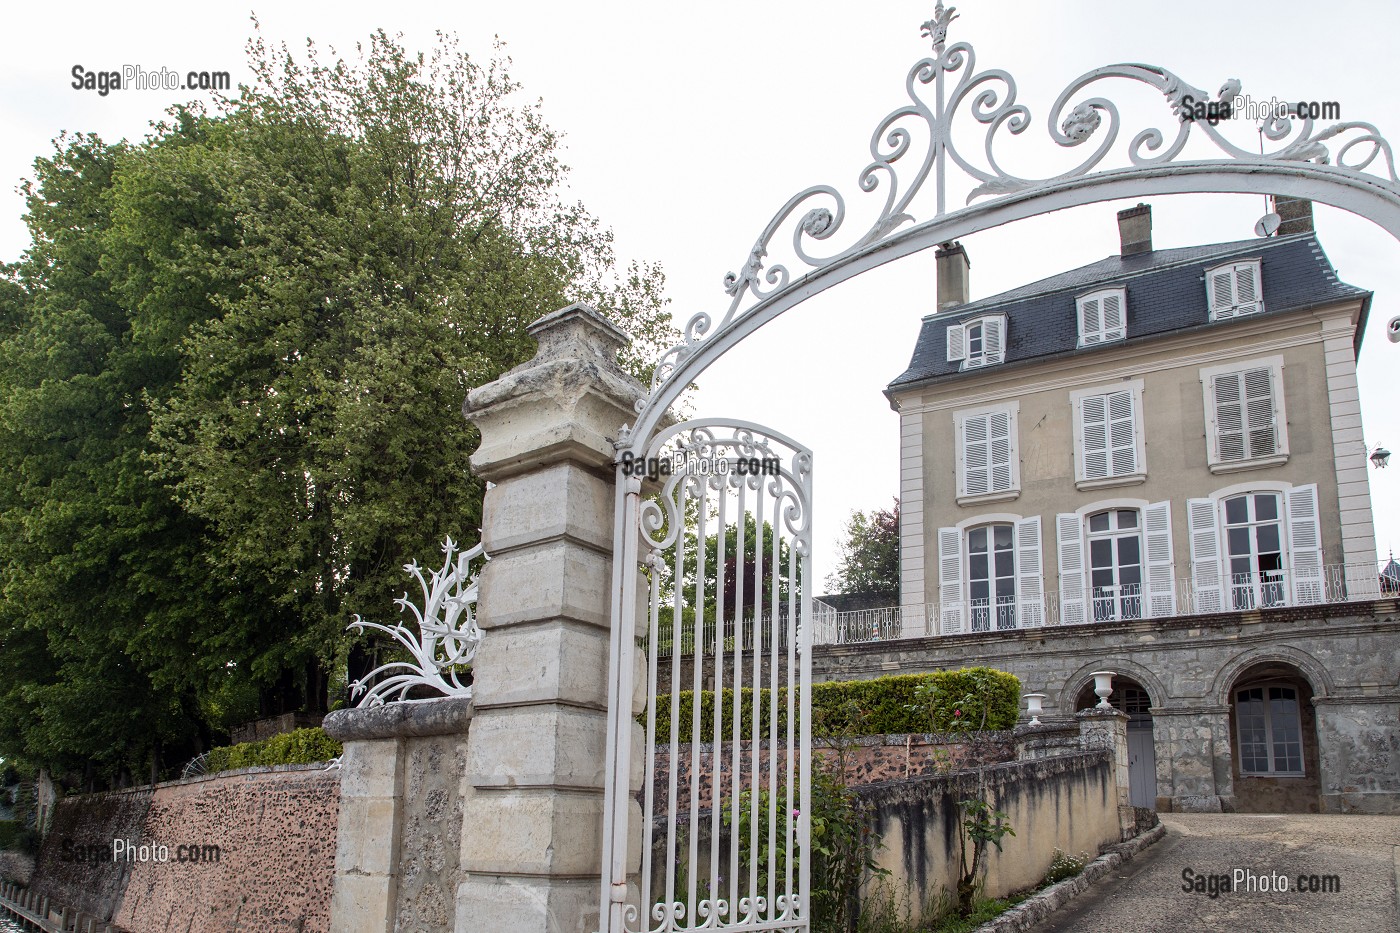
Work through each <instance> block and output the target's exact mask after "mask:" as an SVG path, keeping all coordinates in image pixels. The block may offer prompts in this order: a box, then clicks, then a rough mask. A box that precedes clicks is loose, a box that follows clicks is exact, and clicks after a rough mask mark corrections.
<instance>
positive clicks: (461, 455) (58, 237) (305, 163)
mask: <svg viewBox="0 0 1400 933" xmlns="http://www.w3.org/2000/svg"><path fill="white" fill-rule="evenodd" d="M249 49H250V56H251V59H252V67H253V71H254V74H255V75H256V78H257V80H256V82H255V83H254V84H253V85H252V86H250V87H245V88H242V89H241V90H240V93H239V96H238V97H236V98H233V99H229V100H227V101H224V102H222V103H221V105H220V106H219V107H218V108H217V110H216V112H214V113H212V114H206V113H202V112H194V111H177V112H175V113H174V114H173V115H172V118H171V120H170V122H168V123H166V124H163V125H160V126H158V127H157V128H156V130H155V132H154V133H153V134H152V136H151V138H149V139H148V140H146V141H145V142H143V143H140V144H135V145H131V144H125V143H123V144H118V145H106V144H104V143H102V142H101V141H100V140H98V139H96V138H95V137H75V138H68V139H61V140H60V141H59V145H58V149H57V152H56V154H55V155H54V156H53V157H52V158H48V159H40V160H38V161H37V162H36V174H35V179H34V181H32V182H31V183H29V184H28V186H27V188H26V191H27V194H28V196H29V216H28V223H29V225H30V229H31V233H32V236H33V245H32V247H31V248H30V250H29V251H28V253H27V254H26V255H25V257H24V258H23V259H22V260H21V261H20V262H19V263H18V264H17V265H16V266H15V267H13V268H12V269H9V270H7V275H6V276H5V277H4V278H3V279H0V471H3V475H4V476H5V477H6V482H4V483H0V588H3V589H0V594H3V599H2V600H0V639H3V647H2V648H0V668H2V669H3V673H4V674H13V675H14V679H13V680H11V679H9V678H8V677H6V678H4V679H3V682H0V754H5V753H10V754H18V755H19V756H20V757H26V758H28V759H30V760H34V761H37V762H39V763H42V764H49V765H54V766H56V767H74V766H75V765H76V763H77V762H80V761H86V762H87V763H89V764H91V763H93V762H96V764H97V766H98V768H99V770H103V771H105V772H106V773H107V774H108V775H109V776H111V775H113V774H116V773H117V772H119V771H121V770H122V769H124V768H125V769H130V770H133V771H134V770H136V768H137V766H140V765H143V763H145V762H148V761H149V762H151V763H152V764H153V765H154V764H157V763H158V761H159V758H160V756H161V754H162V748H164V750H165V751H164V755H165V757H167V758H171V757H174V756H175V755H176V754H184V753H185V752H187V751H190V750H191V747H192V746H193V745H197V744H198V742H199V741H201V740H204V739H208V738H209V737H210V736H211V734H213V733H215V732H218V731H219V730H221V729H223V728H226V727H227V725H229V724H230V723H232V722H236V721H238V720H239V719H242V718H247V717H248V716H251V715H253V714H254V713H256V712H257V711H258V709H259V706H261V709H262V711H263V712H278V711H281V708H296V707H298V706H307V707H311V708H316V707H319V706H321V705H322V704H324V703H325V702H326V700H327V697H328V693H333V692H334V685H333V684H330V683H328V678H330V677H332V675H334V674H336V673H337V672H339V671H341V670H342V669H343V666H344V663H345V659H346V657H347V654H348V653H349V652H350V650H351V649H350V645H351V644H352V642H351V640H350V639H348V638H347V637H346V636H345V635H344V634H343V629H344V625H345V623H346V622H347V621H348V619H349V616H350V614H351V613H354V612H359V613H362V614H364V615H366V616H369V617H374V616H376V615H382V614H384V613H385V612H387V611H389V607H390V601H391V599H392V597H393V596H394V595H396V594H397V593H398V592H399V591H400V590H401V589H402V580H401V570H400V567H401V565H402V564H404V563H406V562H407V561H408V560H410V559H412V558H414V557H421V556H423V555H425V554H431V553H433V552H434V551H435V550H436V547H437V545H438V543H439V542H440V541H441V539H442V537H443V536H444V535H446V534H449V533H450V534H452V535H453V536H454V537H456V538H457V539H458V540H465V541H466V542H467V543H470V541H471V538H472V537H473V535H474V533H475V530H476V528H477V526H478V523H479V520H480V499H481V484H480V482H479V481H478V480H477V479H476V478H475V477H473V476H472V475H471V473H470V470H469V469H468V465H467V456H468V454H469V453H470V451H471V450H472V449H473V448H474V446H475V444H476V440H477V438H476V436H475V433H474V431H473V430H472V429H471V427H470V426H469V425H468V424H467V423H466V422H465V421H464V420H463V418H462V416H461V411H460V410H461V403H462V399H463V397H464V396H465V394H466V392H467V391H468V390H469V389H470V388H472V387H474V386H476V385H480V384H482V383H484V382H486V381H489V380H490V379H492V378H494V377H495V376H497V375H498V374H499V373H501V372H502V371H504V370H505V369H507V368H509V367H511V366H513V365H515V364H517V363H519V362H521V361H523V360H525V359H527V358H528V357H529V356H530V355H532V353H533V344H532V341H531V340H530V339H529V338H528V337H527V336H526V334H525V327H526V325H528V324H529V323H530V322H531V321H532V320H534V319H536V318H537V317H539V316H541V315H542V314H545V313H547V312H549V311H552V310H554V309H556V308H558V307H560V306H562V305H564V304H567V303H568V302H569V301H572V300H578V299H584V300H589V301H592V302H594V303H595V304H597V305H598V306H599V307H600V308H602V309H603V310H604V311H605V312H606V313H608V314H610V315H611V316H612V317H613V318H614V320H616V321H617V322H618V323H619V324H620V325H621V326H623V327H624V328H626V329H628V330H629V331H631V332H632V333H633V334H634V336H636V337H637V338H638V339H637V342H636V344H634V347H633V350H632V353H633V356H632V357H631V359H630V363H631V364H632V365H633V366H634V368H635V369H636V370H637V372H638V374H639V375H645V373H644V371H643V370H642V361H643V360H646V359H650V358H651V357H652V355H653V354H654V352H655V351H656V350H658V349H659V348H660V346H661V345H662V344H663V343H665V342H666V341H667V340H668V339H669V338H670V337H671V333H672V332H671V329H670V325H669V321H668V319H667V317H666V315H665V314H664V313H663V312H662V310H661V300H660V297H659V293H660V287H661V276H660V272H659V270H657V269H655V268H654V267H650V266H635V265H634V266H632V267H631V268H629V269H628V270H626V271H625V272H622V273H621V274H618V273H617V272H616V271H615V269H616V263H615V258H614V256H613V253H612V248H611V237H610V234H609V233H608V232H607V231H606V230H605V229H604V228H603V227H602V226H601V225H600V224H599V223H598V221H597V220H596V219H594V218H593V217H592V216H591V215H589V214H588V213H587V211H585V210H584V208H583V207H582V206H580V205H577V204H571V203H568V202H566V201H565V199H564V198H563V197H562V184H563V180H564V175H565V168H564V166H563V165H562V164H561V162H560V161H559V153H558V145H559V144H558V139H557V137H556V136H555V135H554V134H553V133H552V132H551V131H550V130H549V128H548V127H547V126H546V125H545V124H544V122H543V120H542V118H541V115H540V111H539V107H538V105H525V106H517V105H515V104H514V103H512V101H513V100H514V98H515V96H516V95H517V92H518V90H519V88H518V85H516V84H515V82H514V81H513V79H511V77H510V75H509V73H508V69H507V62H506V61H504V60H501V59H497V60H494V61H492V62H491V63H490V64H487V65H480V64H477V63H476V62H474V61H472V60H470V59H469V58H468V57H466V56H465V55H463V54H460V53H459V52H458V51H457V50H456V48H455V47H454V46H453V44H452V43H451V41H450V40H446V39H443V40H442V41H440V42H439V44H438V47H437V49H436V50H435V52H434V53H433V55H432V56H431V57H430V58H426V59H425V58H423V57H421V56H410V55H409V54H408V53H407V52H406V51H405V50H404V49H403V48H402V47H401V46H400V45H399V44H398V43H397V42H396V41H395V40H393V39H390V38H389V37H387V36H386V35H384V34H383V33H382V32H381V33H378V34H376V35H375V36H374V37H373V38H372V39H371V41H370V43H369V45H368V47H367V48H366V49H365V50H364V53H363V56H362V60H361V61H359V62H358V63H353V64H352V63H347V62H343V61H336V62H332V63H324V62H322V61H320V60H319V59H318V58H317V57H316V54H315V51H314V47H313V50H312V52H311V53H310V57H309V58H308V59H307V60H305V61H298V60H297V59H296V58H295V57H294V56H292V55H291V54H290V53H289V52H288V51H287V50H286V49H285V48H270V47H268V46H267V45H265V44H264V43H262V42H261V41H260V40H255V41H254V42H252V43H251V44H250V47H249ZM259 701H260V702H259Z"/></svg>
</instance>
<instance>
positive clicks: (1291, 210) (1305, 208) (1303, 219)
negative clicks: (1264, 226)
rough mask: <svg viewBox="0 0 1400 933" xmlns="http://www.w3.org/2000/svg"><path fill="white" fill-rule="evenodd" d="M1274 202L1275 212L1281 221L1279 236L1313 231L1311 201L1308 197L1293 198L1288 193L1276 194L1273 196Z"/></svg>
mask: <svg viewBox="0 0 1400 933" xmlns="http://www.w3.org/2000/svg"><path fill="white" fill-rule="evenodd" d="M1273 202H1274V213H1275V214H1277V215H1278V219H1279V221H1280V223H1279V226H1278V235H1279V236H1288V235H1289V234H1290V233H1312V232H1313V211H1312V202H1311V201H1309V200H1308V199H1307V198H1291V197H1289V196H1288V195H1286V194H1276V195H1274V196H1273Z"/></svg>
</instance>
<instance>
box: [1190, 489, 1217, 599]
mask: <svg viewBox="0 0 1400 933" xmlns="http://www.w3.org/2000/svg"><path fill="white" fill-rule="evenodd" d="M1186 519H1187V523H1188V525H1189V527H1190V532H1191V590H1192V592H1193V593H1194V595H1195V603H1196V605H1195V611H1196V612H1198V613H1203V612H1221V611H1222V610H1224V608H1225V591H1224V587H1223V585H1222V583H1223V581H1222V579H1221V574H1220V531H1219V524H1220V522H1219V517H1218V514H1217V511H1216V505H1215V500H1214V499H1187V500H1186Z"/></svg>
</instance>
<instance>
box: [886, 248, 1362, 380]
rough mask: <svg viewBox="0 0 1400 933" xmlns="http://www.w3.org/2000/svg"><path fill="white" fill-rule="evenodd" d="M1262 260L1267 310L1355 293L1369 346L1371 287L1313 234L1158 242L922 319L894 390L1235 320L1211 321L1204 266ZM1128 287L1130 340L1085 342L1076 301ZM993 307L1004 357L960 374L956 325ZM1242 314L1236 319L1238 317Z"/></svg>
mask: <svg viewBox="0 0 1400 933" xmlns="http://www.w3.org/2000/svg"><path fill="white" fill-rule="evenodd" d="M1256 258H1257V259H1259V260H1260V276H1261V278H1262V281H1263V288H1264V312H1263V315H1250V317H1251V318H1253V317H1259V316H1272V315H1276V314H1283V313H1286V312H1289V311H1299V310H1303V309H1306V308H1315V307H1320V306H1323V305H1328V304H1332V303H1335V302H1338V301H1344V300H1347V299H1355V298H1361V299H1363V304H1362V311H1361V319H1360V321H1359V322H1358V324H1357V331H1356V341H1355V342H1356V347H1357V349H1358V351H1359V350H1360V345H1361V333H1362V331H1363V330H1364V328H1365V323H1366V312H1367V310H1368V309H1369V305H1370V298H1371V292H1368V291H1366V290H1364V289H1360V288H1356V287H1354V286H1351V285H1347V284H1346V283H1345V282H1343V281H1341V280H1340V279H1339V278H1337V271H1336V269H1334V268H1333V267H1332V263H1331V262H1329V261H1328V259H1327V255H1326V254H1325V253H1324V252H1323V251H1322V246H1321V244H1319V243H1318V241H1317V236H1316V235H1315V234H1314V233H1299V234H1294V235H1292V236H1281V237H1274V238H1271V239H1266V240H1265V239H1251V240H1240V241H1237V242H1233V243H1214V244H1210V245H1206V246H1187V247H1183V248H1180V249H1159V250H1152V251H1148V252H1143V253H1138V254H1136V255H1132V256H1117V255H1114V256H1109V257H1108V258H1107V259H1101V260H1099V261H1098V262H1094V263H1090V264H1089V265H1087V266H1081V267H1079V268H1078V269H1072V270H1070V271H1069V272H1062V273H1060V274H1059V275H1052V276H1050V277H1049V278H1046V279H1041V280H1040V281H1039V282H1033V283H1031V284H1029V285H1023V286H1021V287H1020V288H1013V289H1011V290H1010V291H1006V292H1002V293H1001V294H999V295H993V296H992V297H990V298H983V299H981V300H979V301H973V302H969V303H968V304H964V305H959V306H957V307H956V308H953V309H950V310H948V311H944V312H942V313H938V314H930V315H928V316H927V317H925V318H924V323H923V327H922V328H921V329H920V331H919V339H918V341H917V343H916V344H915V346H914V355H913V357H912V358H911V359H910V361H909V368H908V369H906V370H905V371H904V372H903V373H902V374H900V375H899V376H898V377H897V378H896V379H895V380H894V381H893V382H891V383H890V385H889V387H888V388H887V389H886V390H885V391H886V394H889V393H892V392H896V391H899V390H901V389H907V388H910V387H913V386H916V385H920V384H926V383H931V382H937V381H942V380H943V379H950V378H956V377H958V376H962V375H972V372H978V373H985V372H988V371H989V370H997V369H1001V368H1002V367H1004V366H1014V365H1016V364H1017V363H1023V362H1029V361H1032V360H1043V359H1048V358H1053V357H1062V356H1070V355H1072V354H1088V353H1095V354H1103V353H1111V352H1112V348H1113V347H1117V346H1122V345H1123V344H1124V343H1129V344H1132V343H1135V342H1138V341H1142V340H1148V339H1151V338H1153V337H1159V336H1164V335H1167V334H1172V333H1176V332H1179V331H1183V330H1191V329H1195V328H1200V327H1229V326H1231V325H1232V324H1234V323H1235V321H1234V320H1227V321H1215V322H1212V321H1211V320H1210V314H1209V309H1208V307H1207V304H1206V288H1205V271H1206V270H1207V269H1209V268H1212V267H1214V266H1217V265H1220V264H1222V263H1225V262H1230V261H1234V260H1246V259H1256ZM1120 286H1121V287H1123V288H1125V289H1126V290H1127V307H1128V320H1127V337H1126V339H1125V340H1123V341H1115V342H1113V343H1107V344H1100V345H1097V346H1093V347H1085V348H1082V349H1080V348H1078V346H1077V344H1078V339H1079V335H1078V315H1077V311H1076V307H1075V299H1076V298H1077V297H1079V296H1080V295H1084V294H1086V293H1087V292H1091V291H1094V290H1096V289H1100V288H1114V287H1120ZM988 314H1004V315H1006V320H1007V332H1006V356H1005V362H1003V363H1001V364H998V365H995V366H989V367H985V368H978V369H977V370H974V371H971V372H967V373H963V372H960V371H959V369H960V364H959V363H958V362H955V361H954V362H950V361H949V360H948V352H947V340H948V325H949V324H955V323H957V322H959V321H965V320H968V319H969V318H976V317H982V316H983V315H988ZM1236 320H1238V319H1236Z"/></svg>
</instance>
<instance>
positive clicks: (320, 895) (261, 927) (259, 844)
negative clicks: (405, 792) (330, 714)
mask: <svg viewBox="0 0 1400 933" xmlns="http://www.w3.org/2000/svg"><path fill="white" fill-rule="evenodd" d="M339 805H340V782H339V777H338V775H337V774H336V772H335V771H329V772H328V771H327V770H326V769H325V766H324V765H313V766H311V769H306V768H301V769H298V770H280V769H279V770H268V769H251V770H248V771H242V772H234V773H226V774H221V775H215V776H212V777H209V778H206V779H202V780H201V779H194V780H191V781H179V782H175V783H172V784H165V785H162V786H160V787H158V788H157V789H156V792H155V795H154V797H153V799H152V800H151V807H150V811H149V812H148V814H147V816H146V820H145V824H144V826H143V832H142V837H143V841H146V842H149V843H152V844H162V845H165V846H168V847H169V849H170V855H171V860H170V861H169V862H136V863H134V864H132V865H131V868H130V871H131V874H130V877H129V879H128V881H127V884H126V891H125V893H124V895H123V897H122V901H121V907H120V909H118V911H117V913H116V916H115V917H114V918H113V920H114V922H115V923H116V924H117V925H118V926H120V927H123V928H125V929H127V930H130V931H131V933H147V931H150V933H157V931H159V933H165V931H174V930H179V931H181V933H186V931H188V933H228V931H231V930H238V931H249V933H253V931H257V933H274V931H276V933H280V931H297V933H320V931H327V930H329V929H330V899H331V873H332V870H333V868H334V865H335V834H336V818H337V815H338V812H339ZM210 844H213V845H217V846H218V847H219V853H218V859H217V861H213V862H205V861H202V860H201V861H199V862H179V861H177V847H179V846H181V845H186V846H201V847H202V846H207V845H210Z"/></svg>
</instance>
